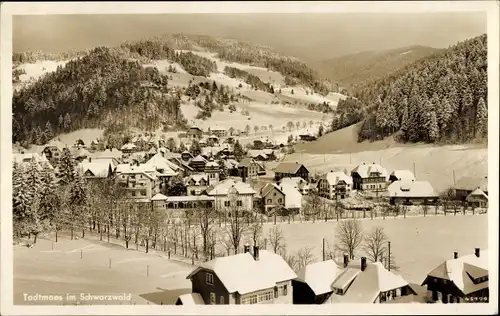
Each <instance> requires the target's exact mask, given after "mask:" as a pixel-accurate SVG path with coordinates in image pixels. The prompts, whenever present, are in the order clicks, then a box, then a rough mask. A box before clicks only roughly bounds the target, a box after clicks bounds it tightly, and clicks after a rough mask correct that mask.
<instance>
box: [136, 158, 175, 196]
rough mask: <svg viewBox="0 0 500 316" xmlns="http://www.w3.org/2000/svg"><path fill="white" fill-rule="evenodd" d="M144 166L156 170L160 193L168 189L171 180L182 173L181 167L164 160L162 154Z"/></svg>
mask: <svg viewBox="0 0 500 316" xmlns="http://www.w3.org/2000/svg"><path fill="white" fill-rule="evenodd" d="M144 165H145V166H147V167H150V168H151V169H154V170H156V176H157V178H158V180H159V186H160V191H162V192H163V191H164V190H165V189H166V188H167V185H168V183H169V182H170V179H172V177H174V176H176V175H178V174H179V171H180V167H179V166H177V165H176V164H174V163H172V162H170V161H169V160H168V159H165V158H163V157H162V156H161V155H160V154H155V155H154V156H153V157H151V159H149V160H148V161H147V162H146V163H145V164H144Z"/></svg>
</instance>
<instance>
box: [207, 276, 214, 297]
mask: <svg viewBox="0 0 500 316" xmlns="http://www.w3.org/2000/svg"><path fill="white" fill-rule="evenodd" d="M205 280H206V281H207V284H210V285H213V284H214V275H213V274H212V273H208V272H207V274H206V275H205ZM214 295H215V294H214Z"/></svg>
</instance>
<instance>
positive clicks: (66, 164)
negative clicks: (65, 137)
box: [59, 148, 75, 185]
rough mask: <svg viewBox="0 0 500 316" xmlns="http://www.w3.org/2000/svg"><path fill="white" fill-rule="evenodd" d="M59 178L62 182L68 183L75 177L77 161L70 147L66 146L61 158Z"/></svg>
mask: <svg viewBox="0 0 500 316" xmlns="http://www.w3.org/2000/svg"><path fill="white" fill-rule="evenodd" d="M59 179H60V182H61V184H63V185H67V184H70V183H72V182H73V180H74V179H75V161H74V159H73V157H72V156H71V153H70V151H69V149H68V148H64V149H63V151H62V153H61V158H60V160H59Z"/></svg>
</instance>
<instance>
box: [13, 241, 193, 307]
mask: <svg viewBox="0 0 500 316" xmlns="http://www.w3.org/2000/svg"><path fill="white" fill-rule="evenodd" d="M91 238H92V239H91V240H89V239H87V238H86V239H78V240H69V238H68V236H67V235H66V236H63V237H61V236H60V238H59V241H58V242H57V243H55V242H54V243H52V241H53V240H54V236H53V235H51V236H50V239H51V240H49V239H48V238H47V239H46V238H39V240H38V241H37V243H36V245H35V247H34V248H27V247H25V246H21V245H18V246H14V249H13V257H14V273H13V275H14V304H56V305H57V304H59V305H61V304H66V305H72V304H75V302H64V303H62V302H59V303H58V302H54V301H25V299H24V293H27V294H36V293H38V294H44V295H62V296H63V297H66V293H68V294H75V295H76V296H77V298H78V297H79V295H80V293H84V294H92V295H106V294H122V293H125V294H129V293H130V294H131V298H130V299H129V300H126V301H125V300H124V301H118V300H115V301H98V300H92V301H84V302H81V304H115V305H117V304H161V303H163V304H174V303H175V300H176V299H177V297H178V296H179V295H181V294H184V293H189V292H191V282H190V281H189V280H186V276H187V275H188V274H189V273H190V272H191V271H192V270H193V269H194V266H192V265H190V264H186V263H183V262H179V261H174V260H168V258H166V257H165V256H166V254H165V253H160V252H156V251H154V250H152V251H150V252H149V253H148V254H146V253H145V252H144V250H142V251H136V250H135V245H134V244H133V243H131V247H130V248H131V249H129V250H126V249H124V248H123V247H121V246H117V245H114V244H107V243H106V242H105V241H103V242H99V241H98V239H97V236H94V237H91ZM52 247H53V248H52ZM110 260H111V269H110V268H109V265H110Z"/></svg>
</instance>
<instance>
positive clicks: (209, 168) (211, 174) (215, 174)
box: [204, 159, 222, 184]
mask: <svg viewBox="0 0 500 316" xmlns="http://www.w3.org/2000/svg"><path fill="white" fill-rule="evenodd" d="M204 171H205V173H206V174H207V175H208V178H209V181H210V183H211V184H212V183H216V182H219V180H220V174H221V172H222V170H221V167H220V166H219V164H218V163H217V162H215V161H214V160H213V159H211V160H210V161H209V162H208V163H207V164H206V165H205V170H204Z"/></svg>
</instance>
